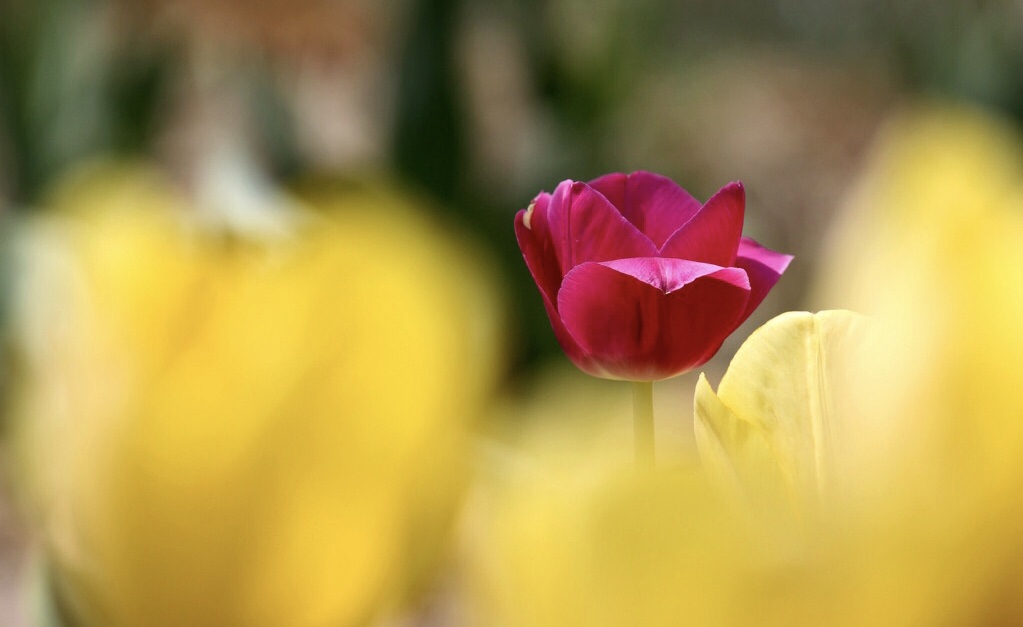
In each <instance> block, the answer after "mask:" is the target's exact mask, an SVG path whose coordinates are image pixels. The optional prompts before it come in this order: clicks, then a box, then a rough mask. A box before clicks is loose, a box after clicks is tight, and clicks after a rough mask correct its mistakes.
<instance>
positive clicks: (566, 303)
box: [558, 258, 750, 381]
mask: <svg viewBox="0 0 1023 627" xmlns="http://www.w3.org/2000/svg"><path fill="white" fill-rule="evenodd" d="M749 295H750V288H749V282H748V279H747V277H746V273H745V272H744V271H743V270H741V269H739V268H720V267H715V266H711V265H709V264H701V263H693V262H689V261H684V260H680V259H661V258H642V259H620V260H615V261H611V262H605V263H584V264H581V265H579V266H578V267H576V268H574V269H573V270H572V271H571V272H569V273H568V274H567V275H566V276H565V279H564V281H563V282H562V285H561V291H560V292H559V293H558V312H559V313H560V314H561V320H562V321H563V322H564V325H565V328H566V330H567V331H568V332H569V333H570V334H571V336H572V337H573V338H574V339H575V340H576V341H577V342H578V344H579V346H580V348H581V349H582V350H583V351H585V352H586V353H587V354H588V355H589V356H590V357H591V358H592V359H593V360H594V361H596V362H597V363H599V364H601V366H602V367H603V368H604V370H606V371H607V375H605V376H608V377H609V378H618V379H628V380H635V381H652V380H658V379H665V378H667V377H671V376H674V375H677V374H680V373H682V372H685V371H687V370H690V369H692V368H695V367H697V366H699V365H700V364H702V363H704V362H706V361H707V360H708V359H710V358H711V357H712V356H713V355H714V353H715V352H717V350H718V348H720V347H721V343H722V342H723V341H724V339H725V338H726V337H727V336H728V335H729V334H730V333H731V332H732V331H734V330H735V327H737V326H738V325H739V323H740V322H741V321H742V318H741V315H742V313H743V312H744V311H745V309H746V301H747V300H749Z"/></svg>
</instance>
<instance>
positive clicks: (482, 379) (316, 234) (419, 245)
mask: <svg viewBox="0 0 1023 627" xmlns="http://www.w3.org/2000/svg"><path fill="white" fill-rule="evenodd" d="M310 198H312V194H310ZM311 202H314V203H315V205H316V206H315V208H316V209H317V211H312V210H311V209H303V208H297V207H296V208H289V211H290V213H289V214H288V217H289V218H290V220H291V223H290V224H289V229H288V230H287V232H285V233H283V234H280V233H279V234H274V235H264V236H258V235H253V234H251V233H250V234H246V233H239V232H235V231H232V230H230V229H228V228H225V227H224V226H223V225H216V224H204V223H202V222H201V221H200V220H199V218H198V216H197V215H196V214H195V213H194V212H190V209H189V207H187V206H186V205H185V204H184V202H183V201H182V199H181V198H179V197H177V196H176V195H175V193H174V192H173V191H172V190H171V189H169V188H168V187H167V186H166V185H165V184H164V183H163V182H162V181H161V180H160V179H159V177H158V176H156V175H154V174H153V173H152V172H149V171H146V170H139V169H137V168H130V167H129V168H125V167H109V166H108V167H100V168H99V169H92V170H89V171H87V172H85V173H80V174H78V175H76V176H74V177H72V178H71V179H70V180H69V181H66V182H65V183H64V184H63V185H62V186H61V188H60V189H59V190H58V191H57V192H56V194H55V195H54V198H53V201H52V203H51V205H52V206H51V207H50V211H49V213H48V214H47V215H43V216H39V217H38V218H37V219H35V220H33V221H31V222H30V223H28V224H26V225H25V226H24V230H23V231H21V232H20V233H19V249H20V254H19V256H18V257H19V263H20V264H21V267H20V272H19V283H18V286H17V289H16V300H15V312H14V315H15V320H14V328H15V332H16V338H17V344H18V347H19V348H20V349H22V351H23V353H22V354H23V356H24V366H25V368H24V373H23V376H22V378H21V380H20V384H21V385H20V387H19V392H20V394H19V397H18V402H17V404H16V410H17V412H16V413H17V415H18V416H19V417H20V418H21V419H22V422H20V423H19V426H20V438H19V444H20V446H21V447H23V453H24V458H25V460H26V462H27V471H26V477H25V478H26V482H27V486H29V487H30V497H31V501H32V503H33V505H34V511H35V514H36V516H37V518H36V521H37V523H38V528H39V531H40V532H41V533H42V534H43V538H44V540H45V545H46V548H47V549H48V551H49V555H50V558H51V559H52V561H53V564H54V569H53V572H54V574H55V590H56V593H57V598H58V599H59V600H60V601H61V602H63V603H64V604H65V606H66V609H67V610H68V611H69V613H70V614H71V615H72V616H75V617H77V620H80V621H81V623H82V624H83V625H104V626H109V627H117V626H124V627H128V626H131V627H145V626H153V627H157V626H163V625H166V626H168V627H169V626H171V625H174V626H180V625H194V626H197V627H198V626H202V625H210V626H214V625H215V626H217V627H224V626H231V625H236V626H239V627H243V626H259V625H267V626H269V625H282V624H288V625H327V624H329V625H358V624H364V623H365V622H366V621H368V620H370V619H372V618H376V617H378V616H380V615H381V614H382V613H387V612H389V611H394V609H395V608H396V607H399V606H400V604H401V603H402V601H403V599H405V598H406V596H407V595H408V594H409V593H411V592H413V591H415V590H417V589H418V588H420V587H421V586H422V585H423V584H424V583H425V579H424V577H425V575H426V574H427V573H428V572H429V571H430V570H431V569H432V568H433V567H434V566H435V565H436V563H437V561H438V559H439V551H440V550H441V548H442V547H443V546H444V544H445V537H446V535H447V531H448V528H449V525H450V522H451V520H452V516H453V513H454V511H455V509H454V508H455V506H456V505H457V503H458V502H459V500H460V499H459V495H460V493H461V491H462V487H463V485H464V483H465V478H466V470H467V468H466V466H465V461H466V459H467V458H466V448H465V447H466V445H467V441H466V435H467V433H466V430H467V428H468V426H469V425H470V421H471V419H472V417H473V416H474V415H475V414H476V413H477V412H478V411H479V409H480V407H481V403H482V401H483V400H484V394H485V393H486V391H487V390H488V389H489V387H490V386H491V385H492V383H493V380H494V378H495V374H496V367H497V359H498V353H497V350H496V345H495V340H496V338H495V337H494V332H495V330H496V327H495V326H494V324H493V321H494V320H495V317H494V316H495V314H496V312H495V302H494V301H493V297H492V291H491V290H490V289H489V288H488V287H487V286H486V285H485V283H483V278H484V275H483V274H482V273H481V271H480V269H479V267H478V264H477V263H476V261H475V259H474V258H473V257H472V256H469V255H467V254H463V253H459V252H455V251H456V249H455V248H454V247H453V245H452V243H451V240H450V239H449V238H448V237H446V236H442V235H440V234H439V233H437V232H436V231H434V230H433V229H432V228H431V227H429V226H428V225H427V224H426V223H425V222H424V221H423V219H422V217H421V216H419V215H417V214H416V210H415V207H412V206H409V205H408V203H407V202H405V203H402V202H400V201H399V197H397V196H395V195H394V194H393V193H378V194H376V195H373V194H363V195H359V196H355V197H350V196H343V195H338V194H336V193H330V192H323V193H321V194H319V195H317V196H316V197H315V199H313V200H311Z"/></svg>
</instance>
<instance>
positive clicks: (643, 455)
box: [632, 381, 654, 468]
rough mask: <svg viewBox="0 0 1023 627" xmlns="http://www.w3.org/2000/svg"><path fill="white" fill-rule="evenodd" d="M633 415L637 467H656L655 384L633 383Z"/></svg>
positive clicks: (645, 382)
mask: <svg viewBox="0 0 1023 627" xmlns="http://www.w3.org/2000/svg"><path fill="white" fill-rule="evenodd" d="M632 415H633V419H634V421H635V427H636V466H638V467H640V468H651V467H653V465H654V384H653V383H652V382H650V381H633V382H632Z"/></svg>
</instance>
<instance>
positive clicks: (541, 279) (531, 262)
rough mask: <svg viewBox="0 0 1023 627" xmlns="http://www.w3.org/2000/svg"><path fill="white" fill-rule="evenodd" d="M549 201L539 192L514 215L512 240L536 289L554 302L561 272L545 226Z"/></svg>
mask: <svg viewBox="0 0 1023 627" xmlns="http://www.w3.org/2000/svg"><path fill="white" fill-rule="evenodd" d="M550 202H551V195H550V194H548V193H546V192H543V193H540V194H539V195H538V196H537V197H536V198H534V199H533V202H532V203H530V205H529V208H528V209H523V210H520V211H519V212H518V213H517V214H515V238H516V239H517V240H518V242H519V249H520V250H521V251H522V258H523V259H525V260H526V266H527V267H528V268H529V272H530V274H532V275H533V280H534V281H535V282H536V285H537V287H539V288H540V291H541V292H543V294H544V297H545V298H546V299H547V300H548V301H550V302H554V299H555V298H557V295H558V287H560V286H561V276H562V273H561V268H560V266H559V265H558V256H557V255H556V254H555V252H554V244H553V242H552V240H551V234H550V227H549V226H548V224H547V208H548V205H550Z"/></svg>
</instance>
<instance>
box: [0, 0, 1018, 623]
mask: <svg viewBox="0 0 1023 627" xmlns="http://www.w3.org/2000/svg"><path fill="white" fill-rule="evenodd" d="M1021 31H1023V4H1021V3H1019V2H1013V1H1009V0H1001V1H998V0H990V1H981V0H974V1H962V2H959V1H956V2H953V1H951V0H949V1H947V2H941V1H939V2H934V1H933V0H897V1H895V2H891V1H888V0H885V1H882V0H768V1H763V2H748V1H744V0H690V1H687V2H668V1H664V0H608V1H607V2H602V3H591V2H583V1H582V0H550V1H541V0H524V1H519V2H513V1H511V0H396V1H393V2H386V3H378V2H372V1H370V0H333V1H331V0H291V1H290V2H274V1H272V0H0V220H2V223H3V225H4V226H5V227H9V226H10V225H11V224H12V223H14V222H15V221H17V220H19V219H20V216H23V215H26V214H30V213H32V212H35V211H38V210H40V208H41V207H44V206H45V204H46V198H47V194H48V192H49V190H50V189H51V188H52V186H53V185H54V182H55V181H57V180H58V179H59V178H60V177H61V176H62V175H64V174H65V173H66V172H68V171H69V169H71V168H73V167H75V166H77V165H79V164H82V163H84V162H86V161H89V160H91V159H98V158H110V157H113V158H129V159H144V160H146V161H149V162H153V163H156V164H158V165H159V167H160V168H161V169H163V170H164V171H165V172H166V173H167V174H168V176H170V177H171V178H172V180H174V181H175V182H176V183H177V184H178V185H179V186H180V188H181V189H182V190H184V191H185V192H186V193H187V194H188V195H189V196H190V197H191V198H192V199H193V200H194V201H195V202H196V203H197V204H198V205H205V206H217V207H226V210H227V211H230V212H245V211H258V210H259V207H260V205H261V203H265V202H268V200H267V199H268V198H269V196H270V195H271V190H275V189H280V188H284V189H288V188H293V187H298V186H302V185H305V184H307V183H308V182H309V181H329V182H331V184H335V185H341V186H353V187H359V186H363V185H371V184H375V183H378V182H380V181H386V182H388V183H393V184H397V185H398V186H400V187H404V188H406V189H408V190H409V191H410V192H411V193H413V194H416V195H418V196H420V197H422V198H424V199H425V202H426V204H427V206H429V207H431V208H432V210H433V219H434V220H435V221H436V222H437V223H438V224H440V225H442V226H443V228H445V229H450V230H452V231H455V232H461V233H464V234H467V235H468V236H470V237H471V238H474V239H475V240H476V242H477V244H478V245H479V248H480V249H482V250H484V251H486V252H487V254H489V256H490V258H491V261H492V263H493V265H494V267H495V268H496V269H497V277H498V280H499V281H500V282H501V284H502V285H501V286H500V289H501V291H502V292H503V293H504V294H505V297H506V303H507V309H508V311H507V315H508V319H509V322H510V325H509V339H508V347H509V351H510V353H509V354H510V357H509V361H510V363H509V364H508V369H509V372H510V375H509V382H510V384H512V385H514V382H515V381H517V380H519V379H521V378H523V377H524V376H528V375H529V373H531V372H532V371H534V370H535V368H536V367H537V366H538V365H540V364H543V363H544V362H546V361H548V360H550V359H561V358H560V357H559V350H558V348H557V345H556V343H555V342H554V339H553V335H552V334H551V332H550V329H549V325H548V322H547V319H546V316H545V314H544V310H543V307H542V306H541V303H540V299H539V296H538V294H537V292H536V288H535V286H534V285H533V282H532V280H531V278H530V276H529V273H528V272H527V271H526V268H525V265H524V264H523V263H522V260H521V255H520V253H519V251H518V248H517V246H516V244H515V238H514V235H513V231H512V217H513V215H514V212H515V211H516V210H518V209H519V208H522V207H525V206H526V205H527V204H528V203H529V201H530V200H531V199H532V197H533V196H534V195H535V194H536V193H537V192H538V191H540V190H547V191H551V190H553V188H554V186H555V185H557V183H558V182H559V181H561V180H562V179H565V178H572V179H580V180H587V179H590V178H594V177H596V176H599V175H601V174H603V173H606V172H610V171H626V172H628V171H632V170H638V169H646V170H653V171H656V172H659V173H662V174H665V175H667V176H669V177H671V178H673V179H675V180H676V181H678V182H679V183H680V184H681V185H683V186H684V187H686V188H687V189H688V190H689V191H691V192H692V193H693V194H694V195H695V196H697V197H698V198H701V199H705V198H707V197H708V196H709V195H710V194H711V193H713V192H714V191H715V190H716V189H718V188H719V187H720V186H722V185H724V184H725V183H727V182H728V181H731V180H735V179H741V180H743V182H744V183H745V184H746V189H747V193H748V204H747V225H746V233H747V234H748V235H751V236H753V237H755V238H756V239H758V240H760V241H761V242H763V243H764V244H766V245H768V246H770V247H771V248H773V249H775V250H779V251H784V252H788V253H792V254H794V255H796V261H795V263H794V264H793V265H792V267H791V269H790V270H789V272H788V273H787V274H786V275H785V277H784V278H783V280H782V281H781V283H780V284H779V286H778V288H777V289H776V290H775V292H774V293H773V294H772V295H771V297H770V298H769V299H768V300H767V301H766V302H765V304H764V305H763V306H762V307H761V308H760V310H759V311H758V312H757V313H756V314H754V316H753V318H752V319H751V320H750V321H749V322H748V323H747V325H746V327H744V329H745V331H743V330H740V332H738V333H737V334H736V336H735V337H734V338H733V339H732V340H731V341H730V342H729V344H726V346H725V349H723V350H722V353H721V355H720V356H719V358H718V359H717V360H716V362H715V363H718V366H717V367H719V368H720V364H721V363H724V362H726V361H727V359H728V357H729V356H730V355H731V353H732V352H733V351H734V348H735V346H737V344H738V342H740V341H741V339H742V338H743V337H745V336H746V335H748V330H749V329H752V328H754V327H756V326H759V325H760V324H761V323H762V322H764V321H765V320H767V319H768V318H770V317H772V316H774V315H775V314H777V313H779V312H781V311H784V310H787V309H796V308H800V307H803V306H805V305H804V304H803V303H804V301H803V296H804V291H805V286H806V285H807V283H808V278H809V276H810V274H811V268H812V267H813V264H814V260H815V259H816V258H817V257H818V256H819V254H820V252H821V248H822V247H823V246H824V233H825V231H826V229H827V226H828V224H829V220H830V217H831V215H832V214H833V212H834V211H835V210H836V209H837V204H838V202H839V201H838V199H839V198H840V197H841V195H842V194H843V192H844V191H845V189H846V187H847V185H848V183H849V181H850V180H851V179H852V178H853V177H854V176H855V175H856V174H857V173H858V171H859V167H860V163H861V161H862V159H863V157H864V153H865V151H866V150H867V148H868V147H869V145H870V140H871V138H872V137H873V135H874V132H875V131H876V129H877V128H878V127H879V126H880V125H882V124H883V123H884V121H885V119H886V118H887V117H888V115H889V114H890V113H891V112H892V111H893V110H895V109H898V108H899V107H900V106H903V105H905V104H906V103H911V102H914V101H917V100H919V99H921V98H945V99H949V98H950V99H958V100H967V101H972V102H977V103H980V104H983V105H985V106H988V107H991V108H993V109H995V110H998V111H1001V112H1002V113H1004V114H1007V115H1008V116H1009V117H1010V118H1014V119H1016V120H1021V119H1023V32H1021ZM3 230H4V231H6V230H7V229H6V228H5V229H3ZM5 272H6V270H0V276H2V274H3V273H5ZM0 285H2V281H0ZM0 304H2V302H0ZM0 382H2V378H0ZM13 518H14V517H13V514H10V513H9V511H8V510H7V509H4V508H2V507H0V623H2V624H4V625H17V624H18V622H17V621H18V620H19V618H18V615H17V610H16V606H17V603H14V602H13V601H12V600H11V599H13V598H14V597H13V596H12V595H13V594H14V593H13V592H10V590H9V589H10V588H11V587H12V582H13V581H14V575H13V574H11V573H13V571H14V569H15V567H16V566H15V565H16V564H17V563H19V562H20V560H21V559H23V558H22V553H23V551H22V549H21V546H22V541H21V537H22V536H21V534H20V533H18V532H17V525H16V524H15V523H14V521H13ZM5 565H6V566H5ZM5 608H15V609H5ZM4 612H8V614H4Z"/></svg>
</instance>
